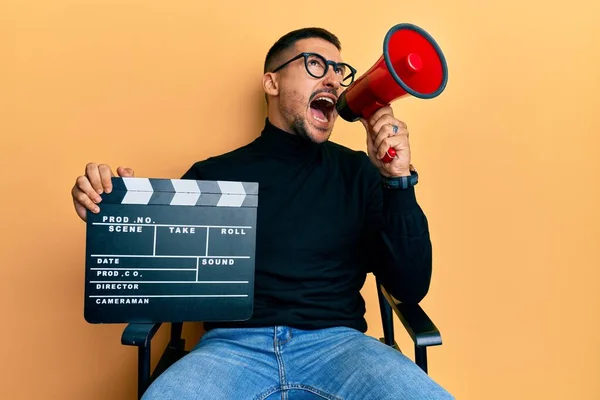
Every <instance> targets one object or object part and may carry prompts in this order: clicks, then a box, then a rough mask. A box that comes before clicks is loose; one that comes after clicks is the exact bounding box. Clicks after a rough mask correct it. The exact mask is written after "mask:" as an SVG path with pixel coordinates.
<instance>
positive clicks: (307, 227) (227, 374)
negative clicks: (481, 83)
mask: <svg viewBox="0 0 600 400" xmlns="http://www.w3.org/2000/svg"><path fill="white" fill-rule="evenodd" d="M340 51H341V46H340V43H339V40H338V39H337V37H336V36H334V35H333V34H331V33H330V32H328V31H326V30H323V29H319V28H307V29H300V30H296V31H293V32H290V33H288V34H287V35H285V36H283V37H282V38H281V39H279V41H277V42H276V43H275V44H274V45H273V47H272V48H271V49H270V51H269V53H268V54H267V57H266V60H265V73H264V77H263V80H262V85H263V88H264V91H265V95H266V99H267V103H268V115H267V119H266V121H265V127H264V129H263V131H262V132H261V134H260V136H259V137H258V138H257V139H256V140H254V141H252V142H251V143H249V144H247V145H245V146H243V147H241V148H238V149H236V150H233V151H231V152H229V153H227V154H223V155H220V156H216V157H212V158H209V159H207V160H204V161H201V162H197V163H195V164H194V165H193V166H191V168H190V169H189V170H188V171H187V172H186V173H185V174H184V175H183V178H185V179H198V180H234V181H251V182H258V183H259V206H258V207H259V208H258V221H257V239H256V278H255V308H254V314H253V316H252V318H251V319H250V320H248V321H244V322H235V323H233V322H231V323H207V324H205V328H206V329H207V332H206V334H205V335H203V337H202V339H201V341H200V343H199V344H198V346H197V347H196V348H195V349H194V350H193V351H192V352H191V353H190V354H189V355H187V356H186V357H184V358H183V359H182V360H180V361H179V362H177V363H176V364H174V365H173V366H172V367H171V368H170V369H169V370H167V371H166V372H164V373H163V374H162V375H161V376H160V377H159V378H158V380H156V381H155V382H154V383H153V384H152V385H151V386H150V388H149V389H148V390H147V392H146V394H145V396H144V398H145V399H163V400H164V399H179V400H185V399H206V400H213V399H214V400H228V399H231V400H243V399H249V400H250V399H256V400H258V399H262V400H267V399H268V400H273V399H336V400H338V399H344V400H348V399H358V400H369V399H373V400H375V399H376V400H385V399H394V400H398V399H411V400H416V399H429V400H431V399H449V398H452V396H451V395H450V394H448V393H447V392H446V391H445V390H444V389H442V388H441V387H440V386H439V385H437V384H436V383H435V382H433V381H432V380H431V379H430V378H429V377H428V376H427V375H426V374H425V373H424V372H422V371H421V370H420V369H419V368H418V367H417V366H416V365H415V364H414V363H413V362H412V361H411V360H410V359H408V358H406V357H405V356H404V355H402V354H401V353H400V352H398V351H396V350H394V349H392V348H390V347H388V346H386V345H385V344H383V343H381V342H379V341H378V340H377V339H375V338H372V337H369V336H367V335H365V334H364V332H365V331H366V328H367V327H366V322H365V320H364V312H365V304H364V301H363V299H362V297H361V295H360V289H361V287H362V286H363V283H364V281H365V278H366V274H367V273H368V272H373V273H374V274H375V275H376V276H377V277H378V278H379V279H380V280H381V282H382V283H384V285H385V286H386V287H387V288H388V290H390V291H391V292H392V293H393V294H394V295H395V296H396V297H397V298H398V299H400V300H402V301H405V302H419V301H420V300H421V299H422V298H423V297H424V296H425V294H426V293H427V291H428V287H429V281H430V276H431V243H430V239H429V231H428V226H427V220H426V217H425V215H424V214H423V212H422V210H421V208H420V207H419V205H418V203H417V201H416V198H415V192H414V187H413V185H404V186H403V185H397V183H398V182H400V183H402V180H403V179H404V180H405V181H404V182H405V183H406V177H410V176H411V175H413V176H415V175H416V172H415V171H413V170H412V168H411V163H410V162H411V155H410V146H409V141H408V131H407V127H406V124H404V123H403V122H402V121H400V120H398V119H397V118H396V117H395V116H394V114H393V111H392V109H391V108H390V107H386V108H383V109H381V110H379V111H378V112H377V113H375V114H374V115H373V116H372V118H370V119H369V120H361V122H362V123H363V125H364V127H365V130H366V137H367V140H366V142H367V153H368V155H367V154H365V153H364V152H359V151H353V150H351V149H348V148H345V147H343V146H340V145H338V144H335V143H333V142H331V141H329V137H330V135H331V132H332V129H333V125H334V122H335V120H336V118H337V114H336V111H335V107H334V104H335V102H336V101H337V98H338V96H339V95H340V93H341V91H342V90H343V88H344V87H345V86H347V85H348V84H350V83H351V82H352V81H353V80H354V78H355V72H354V71H355V70H354V69H353V68H352V67H350V66H349V65H347V64H344V63H342V59H341V54H340ZM390 146H391V147H394V148H395V149H396V154H397V156H396V158H395V159H394V160H393V161H392V162H391V163H387V164H386V163H383V162H382V161H381V158H382V157H383V156H384V154H385V152H386V150H387V149H388V148H389V147H390ZM117 173H118V174H119V176H133V171H132V170H131V169H128V168H118V169H117ZM111 175H112V173H111V169H110V167H108V166H105V165H100V166H98V165H96V164H89V165H88V166H87V168H86V174H85V176H81V177H79V178H78V179H77V181H76V184H75V186H74V187H73V191H72V195H73V199H74V203H75V209H76V211H77V214H78V215H79V216H80V217H81V218H82V219H84V220H85V217H86V212H87V210H91V211H93V212H97V211H98V204H97V203H98V201H99V198H100V197H99V195H98V193H102V191H110V189H111V187H110V177H111Z"/></svg>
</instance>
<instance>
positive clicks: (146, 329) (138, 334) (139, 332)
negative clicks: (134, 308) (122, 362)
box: [121, 323, 161, 347]
mask: <svg viewBox="0 0 600 400" xmlns="http://www.w3.org/2000/svg"><path fill="white" fill-rule="evenodd" d="M160 325H161V324H160V323H157V324H134V323H131V324H127V326H126V327H125V329H124V330H123V334H122V335H121V344H124V345H127V346H144V347H145V346H148V344H149V343H150V341H151V340H152V338H153V337H154V334H155V333H156V332H157V331H158V328H160Z"/></svg>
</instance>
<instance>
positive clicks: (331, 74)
mask: <svg viewBox="0 0 600 400" xmlns="http://www.w3.org/2000/svg"><path fill="white" fill-rule="evenodd" d="M341 83H342V82H341V80H340V77H339V75H337V74H336V73H335V71H334V69H333V68H329V70H328V71H327V74H325V77H324V78H323V84H324V85H325V86H326V87H328V88H332V89H336V90H337V89H339V88H340V87H341Z"/></svg>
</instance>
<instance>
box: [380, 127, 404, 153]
mask: <svg viewBox="0 0 600 400" xmlns="http://www.w3.org/2000/svg"><path fill="white" fill-rule="evenodd" d="M396 136H398V137H401V136H406V137H408V131H407V130H406V129H403V128H399V127H398V126H397V125H384V126H383V127H382V128H381V130H380V131H379V133H378V134H377V137H376V138H375V142H374V144H375V148H379V147H380V146H381V142H382V141H383V140H384V139H386V138H389V137H396Z"/></svg>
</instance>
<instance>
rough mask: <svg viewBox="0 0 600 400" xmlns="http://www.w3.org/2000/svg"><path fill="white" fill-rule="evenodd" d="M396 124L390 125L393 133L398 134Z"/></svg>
mask: <svg viewBox="0 0 600 400" xmlns="http://www.w3.org/2000/svg"><path fill="white" fill-rule="evenodd" d="M398 129H399V128H398V125H392V132H394V135H397V134H398Z"/></svg>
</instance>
